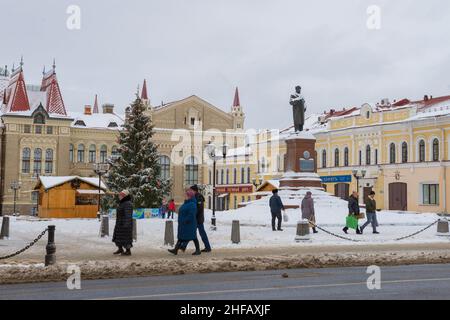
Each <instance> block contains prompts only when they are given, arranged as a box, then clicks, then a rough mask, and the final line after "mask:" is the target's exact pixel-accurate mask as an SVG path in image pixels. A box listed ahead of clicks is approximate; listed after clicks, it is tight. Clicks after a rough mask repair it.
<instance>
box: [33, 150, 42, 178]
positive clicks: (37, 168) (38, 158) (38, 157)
mask: <svg viewBox="0 0 450 320" xmlns="http://www.w3.org/2000/svg"><path fill="white" fill-rule="evenodd" d="M41 168H42V150H41V149H39V148H37V149H34V166H33V173H34V174H36V175H39V174H41Z"/></svg>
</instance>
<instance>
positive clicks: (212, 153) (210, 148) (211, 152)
mask: <svg viewBox="0 0 450 320" xmlns="http://www.w3.org/2000/svg"><path fill="white" fill-rule="evenodd" d="M205 149H206V153H207V154H208V156H209V157H210V158H211V159H212V160H213V200H212V210H213V212H212V217H211V229H212V230H217V227H216V161H217V159H220V157H217V156H216V149H217V148H216V146H215V145H214V144H213V143H212V142H209V143H208V144H207V145H206V148H205ZM227 153H228V145H227V144H226V143H224V144H223V145H222V158H223V159H225V158H226V156H227Z"/></svg>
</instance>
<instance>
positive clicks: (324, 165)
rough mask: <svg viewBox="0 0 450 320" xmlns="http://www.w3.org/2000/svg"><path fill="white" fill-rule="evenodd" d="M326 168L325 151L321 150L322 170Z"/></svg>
mask: <svg viewBox="0 0 450 320" xmlns="http://www.w3.org/2000/svg"><path fill="white" fill-rule="evenodd" d="M326 167H327V151H326V150H325V149H323V150H322V168H326Z"/></svg>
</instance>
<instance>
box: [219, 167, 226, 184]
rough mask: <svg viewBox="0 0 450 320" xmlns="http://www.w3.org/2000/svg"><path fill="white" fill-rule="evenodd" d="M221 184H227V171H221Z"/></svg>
mask: <svg viewBox="0 0 450 320" xmlns="http://www.w3.org/2000/svg"><path fill="white" fill-rule="evenodd" d="M220 183H221V184H225V170H223V169H222V170H220Z"/></svg>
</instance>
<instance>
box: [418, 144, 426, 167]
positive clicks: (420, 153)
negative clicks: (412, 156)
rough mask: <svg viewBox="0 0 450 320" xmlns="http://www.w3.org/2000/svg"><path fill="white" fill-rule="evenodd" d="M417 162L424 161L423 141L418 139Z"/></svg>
mask: <svg viewBox="0 0 450 320" xmlns="http://www.w3.org/2000/svg"><path fill="white" fill-rule="evenodd" d="M419 162H425V141H424V140H420V141H419Z"/></svg>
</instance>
